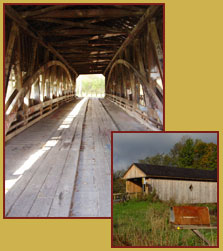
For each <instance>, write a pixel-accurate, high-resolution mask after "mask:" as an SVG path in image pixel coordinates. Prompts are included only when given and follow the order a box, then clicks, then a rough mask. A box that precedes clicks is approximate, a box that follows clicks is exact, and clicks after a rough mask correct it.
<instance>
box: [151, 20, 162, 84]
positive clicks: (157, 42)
mask: <svg viewBox="0 0 223 251" xmlns="http://www.w3.org/2000/svg"><path fill="white" fill-rule="evenodd" d="M149 27H150V33H151V38H152V41H153V44H154V47H155V54H156V58H157V63H158V68H159V71H160V76H161V78H162V79H163V50H162V46H161V43H160V40H159V35H158V32H157V29H156V22H155V20H152V21H151V22H150V24H149Z"/></svg>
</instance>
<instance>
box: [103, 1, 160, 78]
mask: <svg viewBox="0 0 223 251" xmlns="http://www.w3.org/2000/svg"><path fill="white" fill-rule="evenodd" d="M159 7H160V5H153V6H151V7H150V8H148V9H147V10H146V12H145V14H144V15H143V16H142V17H141V19H140V20H139V22H138V23H137V25H136V26H135V28H134V29H133V30H132V31H131V32H130V34H129V36H128V37H127V38H126V40H125V41H124V42H123V44H122V45H121V47H120V48H119V49H118V51H117V52H116V53H115V55H114V57H113V59H112V60H111V62H110V63H109V64H108V66H107V68H106V69H105V71H104V75H105V74H106V72H107V71H108V69H109V68H110V67H111V65H112V64H113V63H114V62H115V60H116V59H117V57H118V55H119V54H120V52H121V51H123V50H124V49H125V48H126V47H127V46H128V45H129V44H130V43H131V42H132V40H133V39H134V38H135V37H136V36H137V35H138V34H139V32H140V31H141V30H142V28H143V27H144V25H145V23H147V22H148V19H150V18H152V16H153V15H154V13H155V12H156V11H157V9H158V8H159Z"/></svg>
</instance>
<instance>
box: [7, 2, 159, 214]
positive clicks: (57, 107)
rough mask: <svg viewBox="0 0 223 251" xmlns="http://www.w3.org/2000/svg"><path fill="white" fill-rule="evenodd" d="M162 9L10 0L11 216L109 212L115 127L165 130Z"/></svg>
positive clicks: (8, 49) (9, 211) (8, 158)
mask: <svg viewBox="0 0 223 251" xmlns="http://www.w3.org/2000/svg"><path fill="white" fill-rule="evenodd" d="M163 11H164V9H163V5H142V4H140V5H89V4H88V5H80V4H79V5H32V4H29V5H22V4H21V5H18V4H17V5H14V4H10V5H9V4H4V13H5V20H4V38H5V39H4V49H5V57H4V66H5V76H4V82H5V85H4V93H5V129H4V134H5V141H6V142H7V143H6V146H5V180H6V185H5V192H6V199H5V201H6V203H5V206H6V207H5V214H6V216H17V217H18V216H23V217H24V216H30V217H31V216H34V217H35V216H37V217H49V216H57V217H60V216H89V217H90V216H104V217H110V193H111V191H110V172H111V171H110V131H111V130H125V131H126V130H141V131H142V130H161V129H162V128H163V78H164V77H163V72H164V69H163V50H164V48H163V30H164V29H163ZM81 74H103V75H104V76H105V98H104V99H94V98H84V99H80V98H78V97H77V96H76V94H75V87H76V79H77V77H78V76H79V75H81ZM48 115H49V116H48ZM25 129H26V130H25ZM12 156H13V158H12ZM81 167H82V168H81ZM87 167H88V169H87ZM43 170H44V171H43ZM64 184H66V185H64ZM83 184H84V185H86V184H87V186H86V187H87V188H85V186H84V185H83ZM33 186H34V187H35V189H32V188H33ZM31 190H32V192H30V191H31ZM74 191H79V193H78V192H76V193H75V192H74ZM78 194H79V195H78ZM75 196H76V197H75ZM75 198H76V201H77V202H75ZM83 198H84V199H83ZM86 198H87V199H86ZM86 200H87V202H86ZM43 202H44V203H45V204H44V205H45V206H44V207H41V206H40V205H42V203H43ZM24 203H25V204H26V206H25V207H24V206H23V205H24ZM74 204H76V205H79V207H78V208H76V209H74V208H73V205H74ZM89 208H93V209H92V210H90V211H89Z"/></svg>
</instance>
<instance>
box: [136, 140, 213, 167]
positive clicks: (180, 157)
mask: <svg viewBox="0 0 223 251" xmlns="http://www.w3.org/2000/svg"><path fill="white" fill-rule="evenodd" d="M139 163H144V164H153V165H163V166H176V167H182V168H196V169H206V170H214V169H216V168H217V145H216V144H214V143H206V142H204V141H202V140H201V139H196V140H193V139H192V138H188V137H183V138H181V140H180V141H179V142H177V143H176V144H175V145H174V146H173V147H172V148H171V150H170V151H169V153H167V154H164V153H158V154H155V155H153V156H148V157H146V158H145V159H142V160H139Z"/></svg>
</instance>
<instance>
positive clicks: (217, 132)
mask: <svg viewBox="0 0 223 251" xmlns="http://www.w3.org/2000/svg"><path fill="white" fill-rule="evenodd" d="M115 133H117V134H118V133H148V134H149V133H216V135H217V246H113V135H114V134H115ZM111 186H112V193H111V248H219V131H152V132H147V131H112V132H111Z"/></svg>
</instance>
